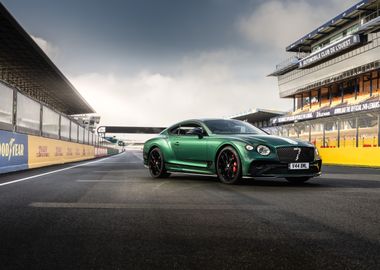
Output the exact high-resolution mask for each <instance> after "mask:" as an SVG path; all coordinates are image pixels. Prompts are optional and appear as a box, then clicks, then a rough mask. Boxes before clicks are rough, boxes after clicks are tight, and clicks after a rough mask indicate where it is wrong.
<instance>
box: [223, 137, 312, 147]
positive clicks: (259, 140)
mask: <svg viewBox="0 0 380 270" xmlns="http://www.w3.org/2000/svg"><path fill="white" fill-rule="evenodd" d="M223 137H225V138H229V139H238V140H242V141H245V142H246V143H248V144H252V145H258V144H264V145H268V146H272V147H284V146H307V147H314V145H313V144H311V143H309V142H307V141H302V140H300V139H294V138H287V137H280V136H274V135H263V134H257V135H252V134H236V135H229V136H223Z"/></svg>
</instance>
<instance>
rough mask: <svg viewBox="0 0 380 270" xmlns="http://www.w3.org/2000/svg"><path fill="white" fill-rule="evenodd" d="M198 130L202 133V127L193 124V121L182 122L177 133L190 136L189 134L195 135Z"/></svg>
mask: <svg viewBox="0 0 380 270" xmlns="http://www.w3.org/2000/svg"><path fill="white" fill-rule="evenodd" d="M199 132H202V133H203V129H202V127H201V126H200V125H198V124H193V123H189V124H182V125H181V128H180V130H179V135H185V136H191V135H196V134H198V133H199Z"/></svg>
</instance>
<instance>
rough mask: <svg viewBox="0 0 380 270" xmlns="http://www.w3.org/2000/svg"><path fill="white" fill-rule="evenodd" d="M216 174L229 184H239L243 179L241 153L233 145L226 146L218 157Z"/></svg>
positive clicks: (221, 180)
mask: <svg viewBox="0 0 380 270" xmlns="http://www.w3.org/2000/svg"><path fill="white" fill-rule="evenodd" d="M215 167H216V174H217V175H218V179H219V181H220V182H222V183H224V184H228V185H234V184H238V183H239V182H240V181H241V179H242V168H241V161H240V157H239V154H238V153H237V151H236V150H235V149H234V148H233V147H231V146H226V147H224V148H223V149H222V150H221V151H220V152H219V153H218V155H217V157H216V163H215Z"/></svg>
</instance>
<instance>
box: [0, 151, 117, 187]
mask: <svg viewBox="0 0 380 270" xmlns="http://www.w3.org/2000/svg"><path fill="white" fill-rule="evenodd" d="M118 155H119V154H118ZM118 155H115V156H110V157H106V158H103V159H99V160H95V161H90V162H86V163H83V164H78V165H74V166H70V167H67V168H63V169H58V170H54V171H50V172H46V173H41V174H37V175H32V176H28V177H25V178H21V179H17V180H12V181H9V182H5V183H0V187H2V186H6V185H10V184H15V183H18V182H23V181H27V180H30V179H34V178H38V177H41V176H45V175H49V174H53V173H57V172H62V171H67V170H71V169H74V168H77V167H82V166H86V165H88V164H93V163H97V162H101V161H104V160H107V159H111V158H114V157H116V156H118Z"/></svg>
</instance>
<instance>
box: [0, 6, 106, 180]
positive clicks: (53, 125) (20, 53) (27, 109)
mask: <svg viewBox="0 0 380 270" xmlns="http://www.w3.org/2000/svg"><path fill="white" fill-rule="evenodd" d="M0 25H1V27H0V97H1V98H0V146H1V147H0V173H2V172H8V171H14V170H20V169H27V168H33V167H40V166H46V165H51V164H57V163H65V162H70V161H78V160H83V159H88V158H93V157H95V156H96V155H97V154H96V153H103V154H104V153H105V152H107V149H100V148H101V147H100V146H101V144H102V139H101V138H100V137H99V136H97V135H96V134H95V133H94V131H93V130H94V127H91V123H92V122H94V121H92V122H91V121H87V122H86V121H82V120H83V119H82V118H78V117H74V116H75V115H78V114H80V115H83V114H90V113H94V112H95V111H94V109H93V108H92V107H91V106H90V105H89V104H88V103H87V102H86V101H85V99H84V98H83V97H82V96H81V95H80V94H79V92H78V91H77V90H76V89H75V87H74V86H73V85H72V84H71V83H70V82H69V80H68V79H67V78H66V77H65V76H64V75H63V74H62V72H61V71H60V70H59V69H58V68H57V67H56V66H55V65H54V63H53V62H52V61H51V60H50V59H49V57H48V56H47V55H46V54H45V53H44V52H43V51H42V50H41V48H40V47H39V46H38V45H37V44H36V43H35V42H34V40H33V39H32V38H31V36H30V35H29V34H28V33H26V31H25V30H24V29H23V28H22V27H21V26H20V24H19V23H18V22H17V21H16V20H15V19H14V18H13V16H12V15H11V14H10V13H9V12H8V10H7V9H6V8H5V7H4V6H3V5H2V4H1V3H0ZM92 118H94V117H92ZM92 118H91V117H90V118H89V119H90V120H91V119H92ZM94 119H96V120H98V117H95V118H94Z"/></svg>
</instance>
